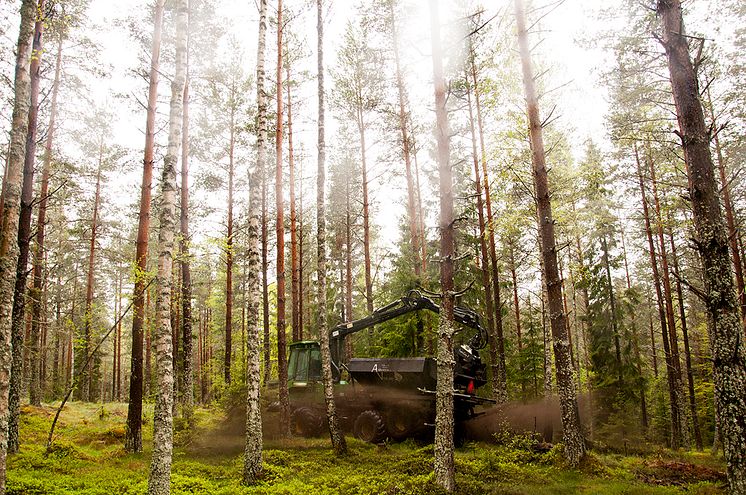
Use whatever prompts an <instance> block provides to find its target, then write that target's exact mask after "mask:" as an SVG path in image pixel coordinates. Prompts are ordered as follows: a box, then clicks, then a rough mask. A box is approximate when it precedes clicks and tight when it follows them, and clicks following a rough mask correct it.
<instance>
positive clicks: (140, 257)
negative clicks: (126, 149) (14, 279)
mask: <svg viewBox="0 0 746 495" xmlns="http://www.w3.org/2000/svg"><path fill="white" fill-rule="evenodd" d="M164 4H165V0H156V2H155V15H154V28H153V47H152V51H151V54H150V57H151V58H150V83H149V86H148V110H147V117H146V120H145V156H144V158H143V169H142V183H141V186H140V215H139V222H138V226H137V242H136V247H137V249H136V253H135V263H136V264H137V272H136V276H135V289H134V296H133V302H134V304H133V308H132V310H133V312H132V358H131V364H130V373H131V377H130V390H129V406H128V409H127V429H126V432H127V433H126V437H125V441H124V447H125V449H126V450H127V451H128V452H142V396H143V362H142V354H143V343H142V342H143V323H144V320H145V295H144V292H145V286H146V284H147V283H148V281H147V275H146V273H147V271H148V233H149V231H150V198H151V188H152V185H153V184H152V183H153V160H154V153H153V144H154V142H155V111H156V105H157V103H158V75H159V72H158V71H159V65H160V51H161V32H162V29H163V8H164ZM148 354H149V352H148ZM148 364H150V363H148Z"/></svg>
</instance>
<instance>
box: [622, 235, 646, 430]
mask: <svg viewBox="0 0 746 495" xmlns="http://www.w3.org/2000/svg"><path fill="white" fill-rule="evenodd" d="M621 234H622V235H621V237H622V255H623V256H624V276H625V279H626V281H627V290H628V291H630V290H632V281H631V280H630V277H629V265H628V264H627V247H626V246H625V243H624V231H623V230H622V232H621ZM630 325H631V327H632V346H633V349H634V353H635V369H636V370H637V374H638V375H639V380H638V381H639V384H640V413H641V419H642V428H643V430H644V431H647V429H648V405H647V400H646V397H645V381H644V380H643V374H642V358H641V357H640V338H639V335H638V333H637V323H636V320H635V319H634V318H633V319H632V321H631V324H630Z"/></svg>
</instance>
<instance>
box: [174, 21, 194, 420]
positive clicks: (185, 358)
mask: <svg viewBox="0 0 746 495" xmlns="http://www.w3.org/2000/svg"><path fill="white" fill-rule="evenodd" d="M189 39H190V37H189V36H188V37H187V74H186V80H185V81H184V101H183V107H184V111H183V114H182V134H181V197H180V200H181V208H180V211H179V230H180V231H181V240H180V244H181V246H180V247H181V314H182V320H181V338H182V341H183V344H184V345H183V352H182V363H181V367H182V372H183V376H184V383H183V387H182V396H181V400H182V403H183V405H184V417H185V418H186V419H187V420H191V417H192V409H193V407H194V372H193V369H192V355H193V350H192V348H193V343H192V340H193V338H192V268H191V259H190V254H189V243H190V240H191V239H190V236H189ZM198 374H199V372H198Z"/></svg>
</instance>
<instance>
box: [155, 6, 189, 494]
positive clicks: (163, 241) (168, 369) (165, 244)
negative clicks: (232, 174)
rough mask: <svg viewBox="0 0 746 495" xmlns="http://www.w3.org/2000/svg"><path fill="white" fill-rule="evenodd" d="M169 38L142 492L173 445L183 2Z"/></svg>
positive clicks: (162, 474)
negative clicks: (152, 386)
mask: <svg viewBox="0 0 746 495" xmlns="http://www.w3.org/2000/svg"><path fill="white" fill-rule="evenodd" d="M174 9H175V11H176V12H175V14H176V33H175V39H174V45H175V61H174V78H173V79H172V80H171V103H170V109H169V117H168V148H167V151H166V156H165V157H164V159H163V172H162V175H161V205H160V212H159V213H160V215H159V217H160V228H159V230H158V251H159V253H160V254H159V256H158V286H157V287H158V299H157V302H156V314H157V317H156V318H157V323H156V325H157V326H156V328H157V332H156V356H157V357H156V361H157V365H158V371H157V375H158V392H157V395H156V401H155V410H154V412H153V457H152V460H151V462H150V476H149V477H148V495H167V494H169V493H170V492H171V455H172V451H173V403H174V397H173V392H174V369H173V349H172V346H171V343H172V341H171V339H172V329H171V318H170V309H171V295H172V283H171V281H172V279H173V273H172V272H173V250H174V233H175V232H176V162H177V161H178V158H179V146H181V130H182V129H181V127H182V123H183V121H182V119H183V113H182V112H183V108H182V105H183V103H184V86H185V83H186V52H187V26H188V24H187V23H188V20H189V5H188V3H187V0H177V1H176V2H175V5H174Z"/></svg>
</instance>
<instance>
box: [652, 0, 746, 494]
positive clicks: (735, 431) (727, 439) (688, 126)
mask: <svg viewBox="0 0 746 495" xmlns="http://www.w3.org/2000/svg"><path fill="white" fill-rule="evenodd" d="M657 11H658V15H659V16H660V17H661V23H662V28H663V36H662V43H663V46H664V47H665V50H666V56H667V58H668V68H669V73H670V76H671V89H672V93H673V99H674V103H675V105H676V116H677V119H678V123H679V134H680V136H681V141H682V147H683V150H684V160H685V162H686V166H687V177H688V179H689V198H691V202H692V211H693V213H694V227H695V232H696V238H697V239H696V242H697V246H698V248H699V252H700V255H701V258H702V272H703V279H704V285H705V289H704V296H705V308H706V309H707V313H708V318H707V322H708V329H709V334H710V336H711V339H710V340H711V345H710V349H711V351H712V361H713V382H714V384H715V405H716V417H717V422H718V427H719V430H720V434H721V437H722V439H723V447H724V452H725V459H726V463H727V474H728V484H729V485H730V486H729V488H730V493H732V494H745V493H746V420H744V418H745V417H746V357H745V354H744V348H743V345H742V342H743V337H744V334H743V332H744V330H743V323H742V320H741V318H740V316H741V315H739V311H738V299H737V297H736V292H735V287H734V286H733V273H732V271H731V267H730V255H729V253H728V238H727V234H726V228H725V224H724V222H723V216H722V211H721V209H720V201H719V198H718V190H717V186H716V183H715V175H714V166H713V163H712V156H711V153H710V147H709V145H710V132H709V130H708V128H707V126H706V125H705V119H704V113H703V111H702V103H701V101H700V99H699V94H700V93H699V88H698V85H697V74H696V73H695V70H694V66H693V65H692V62H691V59H690V57H689V46H688V37H685V35H684V32H685V29H684V21H683V19H682V13H681V4H680V2H679V1H678V0H659V1H658V4H657Z"/></svg>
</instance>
